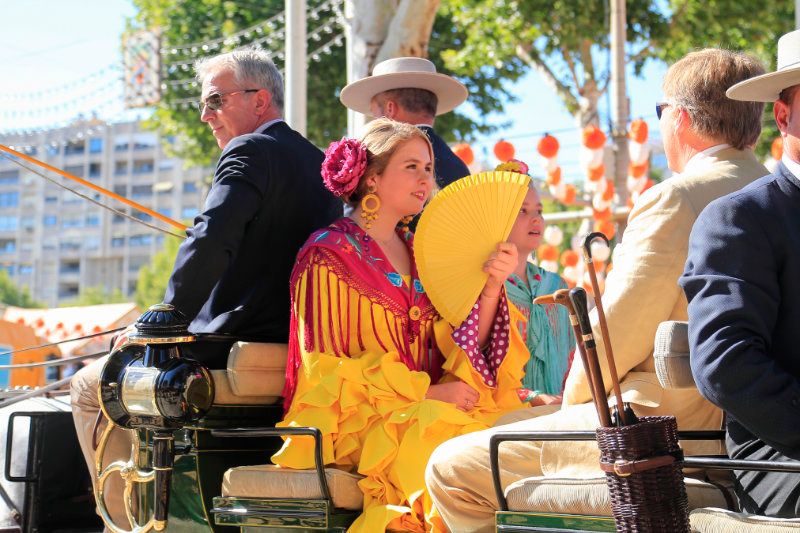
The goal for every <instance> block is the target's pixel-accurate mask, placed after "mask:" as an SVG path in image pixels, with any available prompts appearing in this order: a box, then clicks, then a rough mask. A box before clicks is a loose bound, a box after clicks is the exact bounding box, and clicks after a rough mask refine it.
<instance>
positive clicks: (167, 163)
mask: <svg viewBox="0 0 800 533" xmlns="http://www.w3.org/2000/svg"><path fill="white" fill-rule="evenodd" d="M173 168H175V160H174V159H162V160H161V161H159V162H158V170H172V169H173Z"/></svg>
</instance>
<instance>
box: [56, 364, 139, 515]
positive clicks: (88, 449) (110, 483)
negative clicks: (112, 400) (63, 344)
mask: <svg viewBox="0 0 800 533" xmlns="http://www.w3.org/2000/svg"><path fill="white" fill-rule="evenodd" d="M107 359H108V356H106V357H101V358H100V359H98V360H96V361H94V362H92V363H91V364H89V365H87V366H85V367H83V368H82V369H81V370H79V371H78V372H76V373H75V375H74V376H73V377H72V381H71V382H70V398H71V403H72V418H73V420H74V421H75V430H76V432H77V433H78V442H79V443H80V446H81V451H82V452H83V457H84V459H85V460H86V466H87V467H88V468H89V473H90V474H91V478H92V484H95V482H96V479H95V477H96V474H95V450H94V446H93V445H92V440H93V439H92V436H93V434H94V425H95V421H96V420H97V413H98V412H100V398H99V396H98V390H99V387H100V373H101V371H102V370H103V365H105V363H106V360H107ZM105 423H107V421H105V419H104V422H103V423H101V427H100V428H98V431H97V438H98V439H99V438H100V435H101V434H102V430H103V429H105ZM132 438H133V434H132V432H130V431H127V430H121V429H119V428H114V430H113V432H112V433H111V437H110V438H109V441H108V445H107V446H106V451H105V456H104V457H103V468H105V467H106V466H107V465H108V464H110V463H112V462H114V461H117V460H125V461H127V460H128V459H129V458H130V454H131V442H132V441H131V439H132ZM124 487H125V484H124V482H123V481H122V478H121V477H120V476H119V475H118V474H116V473H112V474H111V476H109V478H108V479H107V480H106V483H105V498H104V499H105V504H106V508H107V509H108V512H109V514H110V515H111V517H112V519H113V520H114V523H115V524H116V525H117V526H118V527H121V528H123V529H131V525H130V523H129V522H128V518H127V516H126V514H125V507H124V504H123V498H122V493H123V489H124Z"/></svg>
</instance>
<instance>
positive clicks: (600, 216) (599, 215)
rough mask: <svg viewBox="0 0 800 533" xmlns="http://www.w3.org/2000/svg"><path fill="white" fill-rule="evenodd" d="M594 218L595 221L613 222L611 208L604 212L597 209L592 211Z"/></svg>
mask: <svg viewBox="0 0 800 533" xmlns="http://www.w3.org/2000/svg"><path fill="white" fill-rule="evenodd" d="M592 216H593V217H594V219H595V220H611V208H610V207H609V208H608V209H604V210H602V211H598V210H597V209H592Z"/></svg>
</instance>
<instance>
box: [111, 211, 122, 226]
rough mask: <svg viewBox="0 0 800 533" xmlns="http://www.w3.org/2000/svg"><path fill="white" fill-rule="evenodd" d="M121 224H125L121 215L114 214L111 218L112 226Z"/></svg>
mask: <svg viewBox="0 0 800 533" xmlns="http://www.w3.org/2000/svg"><path fill="white" fill-rule="evenodd" d="M123 222H125V217H124V216H122V215H118V214H116V213H114V216H113V217H111V223H112V224H122V223H123Z"/></svg>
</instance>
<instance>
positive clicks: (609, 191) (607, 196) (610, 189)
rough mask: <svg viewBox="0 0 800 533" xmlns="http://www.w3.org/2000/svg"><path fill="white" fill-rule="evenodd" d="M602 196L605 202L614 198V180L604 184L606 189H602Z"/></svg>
mask: <svg viewBox="0 0 800 533" xmlns="http://www.w3.org/2000/svg"><path fill="white" fill-rule="evenodd" d="M602 198H603V200H605V201H606V202H610V201H611V200H613V199H614V182H613V181H610V180H609V181H608V183H607V184H606V190H604V191H603V195H602Z"/></svg>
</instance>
